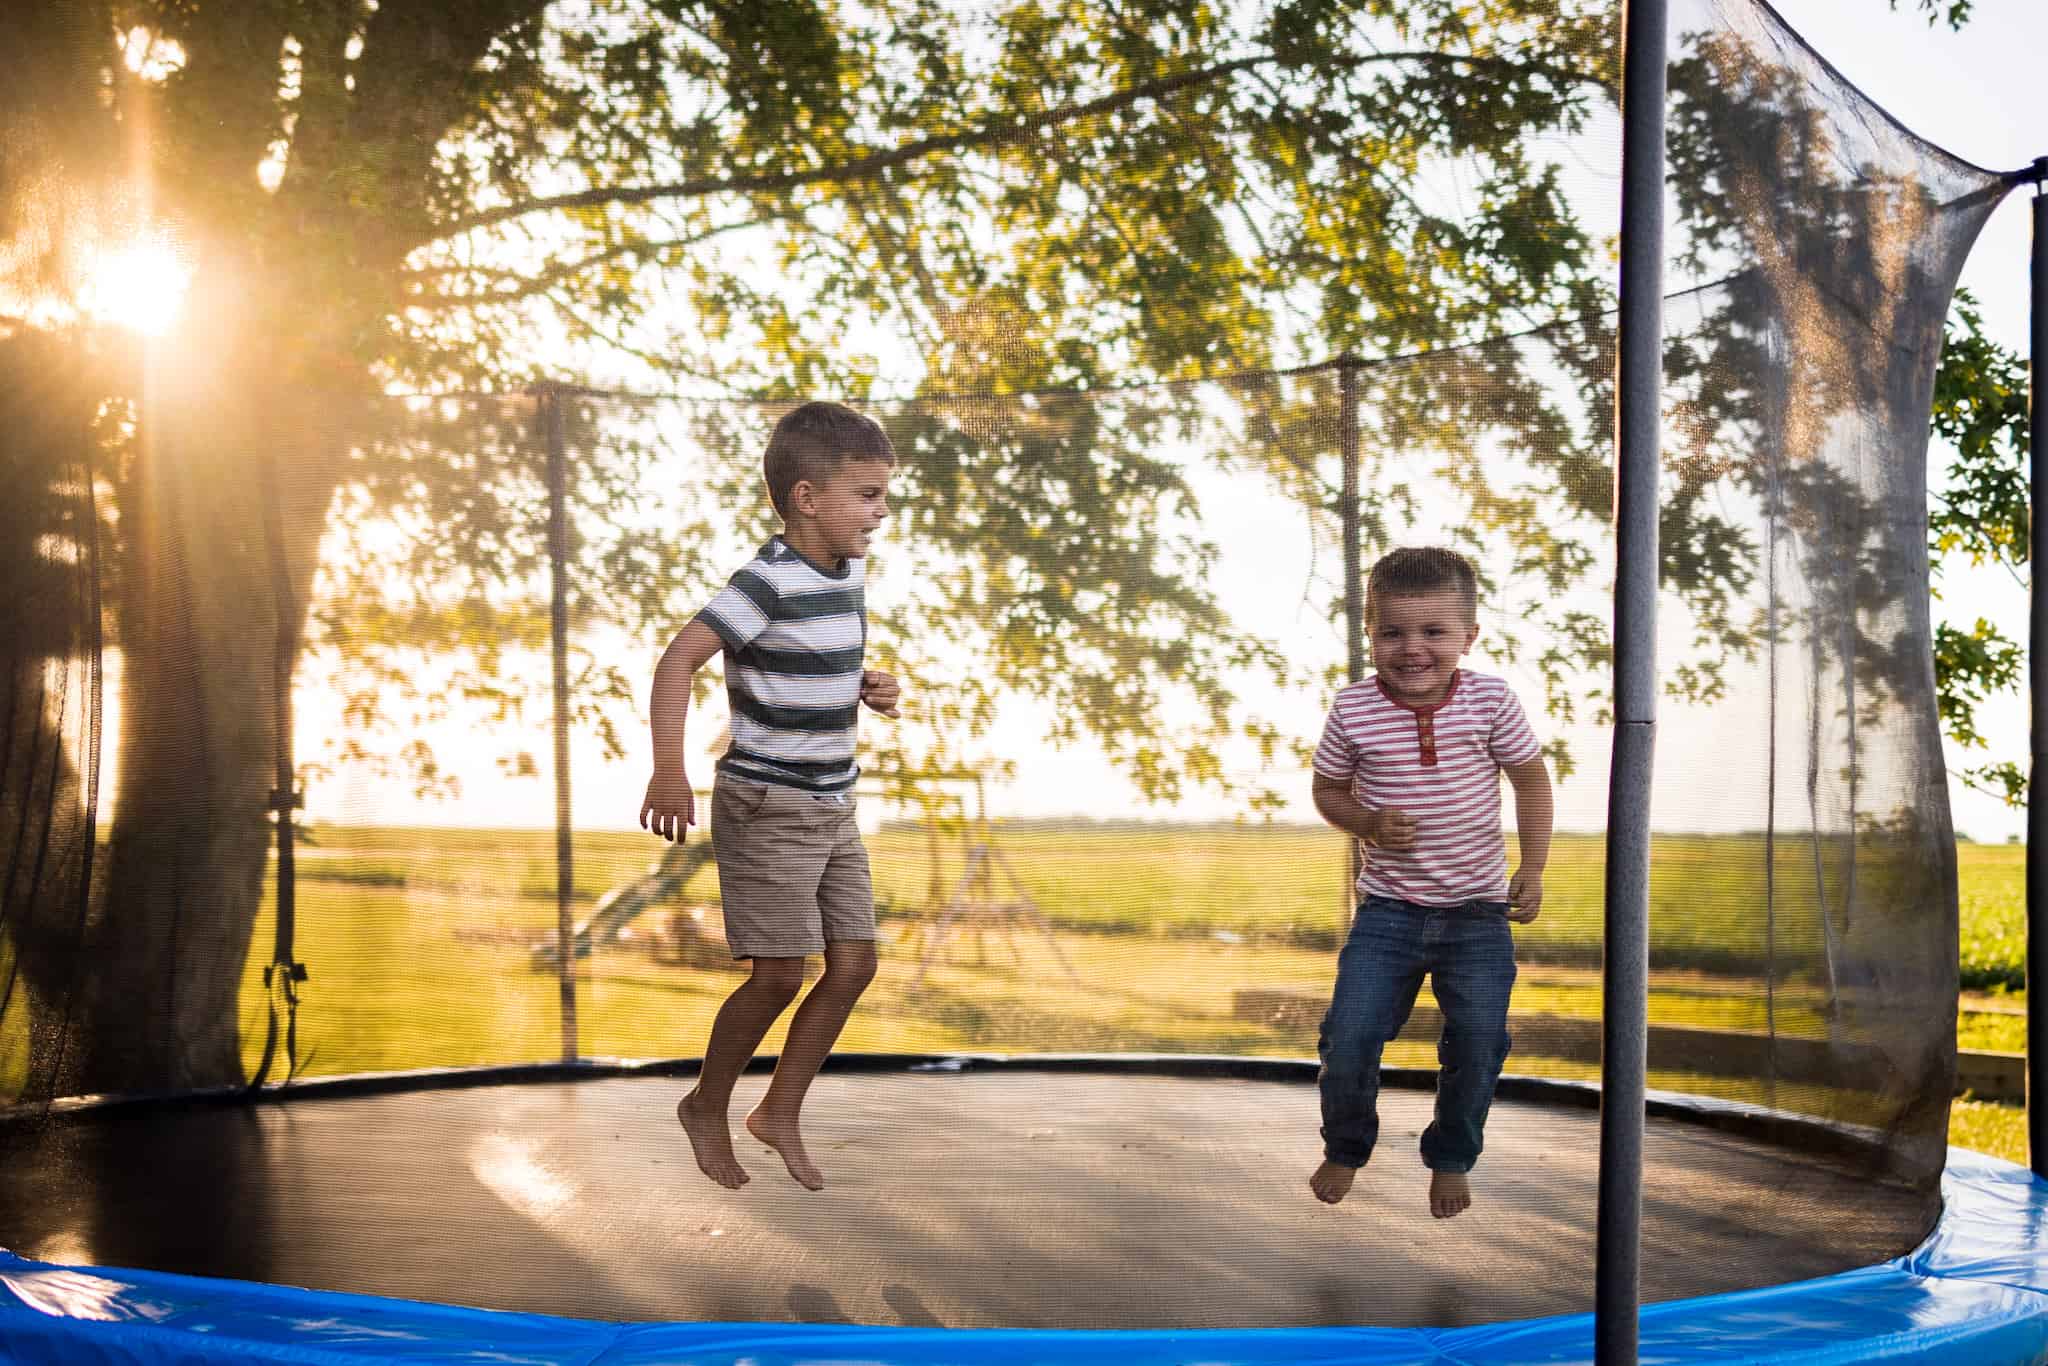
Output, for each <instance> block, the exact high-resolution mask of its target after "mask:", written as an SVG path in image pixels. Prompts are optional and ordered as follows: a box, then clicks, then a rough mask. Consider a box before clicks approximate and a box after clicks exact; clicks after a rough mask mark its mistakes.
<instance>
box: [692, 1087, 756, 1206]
mask: <svg viewBox="0 0 2048 1366" xmlns="http://www.w3.org/2000/svg"><path fill="white" fill-rule="evenodd" d="M676 1118H677V1119H678V1120H680V1121H681V1122H682V1126H683V1132H684V1133H685V1134H688V1135H689V1137H690V1151H691V1152H693V1153H695V1154H696V1155H697V1167H698V1169H699V1170H700V1171H702V1172H703V1173H704V1174H705V1175H706V1176H708V1177H710V1178H711V1179H712V1180H713V1181H716V1182H717V1183H718V1184H719V1185H721V1186H723V1187H725V1188H726V1189H727V1190H735V1191H736V1190H738V1189H739V1188H740V1187H741V1186H744V1185H746V1184H747V1169H746V1168H745V1167H742V1166H741V1165H740V1160H739V1158H738V1157H737V1156H736V1155H735V1154H734V1153H733V1150H732V1132H731V1130H729V1129H728V1128H727V1127H726V1123H725V1116H723V1115H709V1114H705V1113H704V1112H703V1111H701V1110H700V1109H699V1108H698V1106H697V1093H696V1092H695V1091H692V1092H690V1094H689V1095H687V1096H684V1097H683V1098H682V1099H681V1100H679V1101H677V1102H676Z"/></svg>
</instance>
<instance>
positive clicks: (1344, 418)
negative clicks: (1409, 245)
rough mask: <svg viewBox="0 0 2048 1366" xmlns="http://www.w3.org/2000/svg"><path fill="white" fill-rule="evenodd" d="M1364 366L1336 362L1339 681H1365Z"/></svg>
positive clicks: (1350, 902)
mask: <svg viewBox="0 0 2048 1366" xmlns="http://www.w3.org/2000/svg"><path fill="white" fill-rule="evenodd" d="M1363 364H1364V362H1363V361H1361V360H1360V359H1359V358H1358V357H1357V356H1355V355H1353V354H1352V353H1351V352H1349V351H1346V352H1345V353H1344V354H1343V355H1341V356H1339V357H1338V358H1337V453H1338V455H1339V457H1340V458H1341V459H1342V461H1343V465H1344V482H1343V492H1342V494H1341V495H1340V498H1341V504H1340V506H1339V507H1338V509H1337V513H1338V518H1337V519H1338V522H1339V524H1340V525H1341V526H1342V528H1343V536H1344V681H1345V682H1347V683H1356V682H1359V681H1360V680H1361V679H1363V678H1364V677H1365V579H1364V574H1365V547H1364V522H1365V519H1364V516H1363V514H1362V513H1361V511H1360V506H1359V497H1360V494H1359V453H1358V445H1359V438H1358V371H1359V369H1360V367H1361V366H1363ZM1364 859H1365V856H1364V854H1363V853H1362V852H1361V851H1360V849H1359V847H1358V841H1357V840H1355V839H1354V840H1346V841H1345V842H1344V868H1345V876H1344V921H1345V923H1346V924H1347V925H1348V924H1349V923H1350V920H1351V913H1352V909H1353V907H1354V905H1355V904H1356V902H1357V900H1358V879H1359V876H1360V875H1361V874H1362V873H1363V872H1364V871H1365V867H1364Z"/></svg>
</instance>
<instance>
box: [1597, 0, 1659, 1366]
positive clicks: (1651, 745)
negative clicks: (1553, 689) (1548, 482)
mask: <svg viewBox="0 0 2048 1366" xmlns="http://www.w3.org/2000/svg"><path fill="white" fill-rule="evenodd" d="M1667 24H1668V16H1667V12H1666V4H1665V0H1627V3H1626V4H1625V6H1624V8H1623V11H1622V77H1621V80H1622V85H1621V115H1622V161H1621V317H1620V324H1621V330H1620V336H1619V346H1618V366H1619V369H1618V373H1617V376H1616V383H1615V438H1616V446H1617V450H1616V458H1615V467H1614V522H1615V528H1614V530H1615V561H1616V563H1615V582H1614V712H1615V727H1614V755H1613V761H1612V771H1611V774H1610V777H1609V780H1608V789H1607V901H1606V941H1605V946H1604V955H1603V959H1602V992H1603V997H1602V1000H1603V1005H1602V1010H1601V1057H1600V1209H1599V1221H1598V1230H1597V1242H1596V1245H1595V1247H1596V1251H1595V1259H1594V1269H1595V1279H1594V1291H1593V1311H1594V1313H1593V1359H1594V1360H1595V1361H1596V1362H1598V1363H1599V1364H1600V1366H1634V1363H1635V1361H1636V1346H1637V1310H1638V1307H1639V1297H1640V1296H1639V1288H1640V1284H1641V1250H1642V1249H1641V1243H1642V1204H1643V1104H1644V1089H1645V1071H1646V1069H1647V1066H1648V1054H1649V1005H1648V1000H1649V985H1650V772H1651V763H1652V759H1653V757H1654V753H1655V745H1656V734H1657V730H1656V725H1657V721H1656V717H1657V655H1656V645H1657V469H1658V463H1659V460H1658V456H1659V450H1660V426H1661V417H1662V404H1663V387H1664V380H1663V343H1664V310H1663V296H1664V283H1663V282H1664V53H1665V31H1666V27H1667Z"/></svg>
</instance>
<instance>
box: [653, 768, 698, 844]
mask: <svg viewBox="0 0 2048 1366" xmlns="http://www.w3.org/2000/svg"><path fill="white" fill-rule="evenodd" d="M649 816H652V817H653V818H654V819H653V820H652V821H650V820H649V819H648V817H649ZM696 823H697V794H696V793H694V792H692V791H690V780H689V779H688V778H686V777H684V776H683V775H682V774H681V773H656V774H655V775H654V777H653V778H651V779H650V780H649V781H648V783H647V799H646V800H645V801H643V802H641V803H640V828H641V829H642V830H652V831H653V832H654V833H655V834H657V835H659V836H661V837H662V838H663V839H665V840H674V841H676V842H677V843H681V842H682V838H683V834H684V832H686V831H687V830H688V829H689V828H690V827H691V826H693V825H695V824H696Z"/></svg>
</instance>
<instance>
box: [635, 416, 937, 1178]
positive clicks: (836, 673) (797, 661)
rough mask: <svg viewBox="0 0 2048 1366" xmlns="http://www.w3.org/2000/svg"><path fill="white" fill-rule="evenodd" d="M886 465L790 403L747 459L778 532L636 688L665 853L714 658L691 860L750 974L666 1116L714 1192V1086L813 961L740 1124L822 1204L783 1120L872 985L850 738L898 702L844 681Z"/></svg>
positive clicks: (883, 445)
mask: <svg viewBox="0 0 2048 1366" xmlns="http://www.w3.org/2000/svg"><path fill="white" fill-rule="evenodd" d="M895 465H896V453H895V450H894V448H893V447H891V445H890V444H889V438H888V436H887V435H886V434H885V433H884V432H883V431H882V429H881V427H880V426H878V425H877V424H876V423H875V422H873V421H872V420H870V419H868V418H865V417H862V416H861V415H860V414H858V413H856V412H854V411H853V410H851V409H849V408H844V407H841V406H840V405H838V404H836V403H806V404H804V405H803V406H802V407H799V408H796V409H793V410H792V411H791V412H789V413H788V414H787V415H785V416H784V417H783V419H782V420H781V421H780V422H778V423H777V424H776V425H775V431H774V433H773V434H772V435H771V436H770V437H769V439H768V451H767V454H766V456H765V457H764V459H763V461H762V473H763V475H764V476H765V478H766V481H767V485H768V496H769V498H770V500H771V501H772V502H773V503H774V505H775V510H776V512H777V513H779V514H780V515H781V517H782V524H783V532H782V534H781V535H780V536H775V537H771V538H770V539H769V541H768V544H766V545H765V546H763V547H761V550H760V553H758V554H757V555H756V556H755V557H754V558H753V559H752V560H750V561H748V562H747V563H746V564H745V565H744V566H742V567H741V568H740V570H739V572H738V573H736V574H734V575H733V576H732V580H731V582H730V583H728V584H727V585H726V587H725V588H724V589H723V590H722V591H721V592H720V593H719V594H718V595H717V596H716V597H714V598H712V600H711V601H710V602H709V603H708V604H707V605H706V606H705V608H704V610H703V611H702V612H700V613H698V615H697V617H696V619H695V620H693V621H691V622H690V623H689V624H688V625H687V626H685V627H683V629H682V630H681V631H680V632H678V633H677V635H676V638H675V639H674V640H673V641H671V642H670V643H669V647H668V649H667V651H666V652H665V653H664V654H663V655H662V657H661V663H660V664H659V665H658V666H657V667H656V668H655V671H654V695H653V700H652V703H651V705H650V708H649V712H650V721H651V723H652V727H653V731H654V777H653V780H652V781H650V782H649V783H648V784H647V797H646V800H645V801H644V802H643V803H642V804H641V807H640V824H641V826H642V827H643V828H645V829H650V830H652V831H654V833H655V834H657V835H660V836H661V837H662V838H664V839H673V840H680V839H682V838H683V835H684V832H685V831H686V830H687V828H688V827H689V826H691V825H694V824H695V823H696V803H695V798H694V797H693V795H692V793H691V791H690V780H689V778H688V777H687V776H686V775H685V774H684V772H683V721H684V716H685V714H686V713H687V711H688V709H689V704H690V679H691V677H692V675H694V674H695V673H696V672H697V670H698V669H700V668H702V667H704V665H705V663H707V662H708V661H709V660H710V658H711V657H712V656H713V655H715V654H717V653H718V652H719V651H721V650H723V651H724V652H725V688H726V694H727V697H728V700H729V701H730V703H731V706H732V745H731V747H730V748H729V749H728V750H727V751H726V753H725V755H724V757H722V758H721V759H719V761H718V778H717V782H716V785H715V786H714V788H713V789H712V796H711V811H712V818H711V843H712V849H713V852H714V854H715V856H716V858H717V860H718V885H719V894H720V897H721V899H722V900H723V902H724V905H725V934H726V940H727V942H728V944H729V945H730V947H731V949H732V955H733V957H735V958H746V959H751V960H752V964H753V971H752V973H751V975H750V976H748V978H747V979H746V980H745V981H744V982H742V983H741V984H740V985H739V986H738V987H737V988H736V989H735V990H734V991H733V993H732V995H731V996H729V997H728V998H727V999H726V1002H725V1004H724V1005H723V1006H721V1007H720V1008H719V1011H718V1016H717V1018H716V1019H715V1020H714V1021H713V1022H712V1025H711V1038H710V1040H709V1042H708V1043H706V1045H705V1048H704V1064H703V1067H702V1069H701V1070H700V1071H699V1072H698V1074H697V1085H696V1087H695V1089H693V1090H692V1091H691V1092H690V1093H689V1094H688V1095H687V1096H684V1097H683V1099H682V1100H681V1101H680V1102H679V1103H678V1104H677V1106H676V1117H677V1118H678V1119H679V1120H681V1121H682V1126H683V1132H684V1133H685V1134H687V1135H688V1136H689V1139H690V1147H691V1149H692V1150H693V1151H694V1152H695V1154H696V1158H697V1165H698V1167H700V1168H701V1169H702V1170H703V1172H704V1174H705V1175H706V1176H708V1177H710V1178H711V1179H712V1180H713V1181H716V1182H717V1183H718V1184H719V1185H721V1186H725V1187H728V1188H731V1189H734V1190H737V1189H738V1188H739V1187H740V1186H742V1185H745V1184H746V1182H747V1172H746V1169H745V1168H743V1167H742V1166H740V1163H739V1159H738V1157H737V1156H735V1155H734V1153H733V1147H732V1130H731V1126H730V1122H729V1117H728V1114H727V1109H728V1107H729V1106H730V1104H731V1102H732V1089H733V1084H734V1083H735V1082H736V1081H738V1079H739V1075H740V1072H741V1070H742V1069H744V1068H745V1067H746V1065H747V1061H748V1059H750V1058H752V1057H753V1055H754V1050H755V1049H756V1048H758V1047H759V1046H760V1043H761V1040H762V1038H763V1037H764V1036H765V1035H766V1034H767V1032H768V1029H769V1027H770V1026H771V1025H773V1024H774V1023H775V1021H776V1019H777V1018H779V1017H780V1016H781V1014H782V1012H783V1011H784V1010H785V1009H787V1008H788V1007H789V1004H790V1002H791V1001H793V1000H795V999H796V995H797V992H798V991H800V990H801V989H802V987H803V980H804V959H805V958H806V957H807V956H808V955H810V954H814V953H822V954H824V955H825V974H824V976H822V977H821V978H819V979H818V982H817V984H816V985H815V986H813V987H812V988H811V991H810V994H809V995H807V996H805V997H804V1001H803V1004H802V1005H801V1006H799V1007H798V1008H797V1012H796V1016H795V1018H794V1019H792V1020H791V1021H790V1025H789V1035H788V1039H787V1041H786V1042H785V1043H784V1045H783V1049H782V1055H781V1057H780V1058H779V1059H778V1060H777V1062H776V1065H775V1077H774V1079H773V1080H772V1081H771V1082H770V1083H769V1085H768V1092H767V1094H766V1095H765V1096H763V1097H762V1099H761V1103H760V1104H759V1105H758V1106H756V1107H755V1109H754V1111H753V1113H751V1114H749V1115H748V1116H747V1118H746V1125H747V1131H748V1132H749V1133H751V1134H753V1136H754V1137H755V1138H757V1139H759V1140H760V1141H761V1142H763V1143H765V1144H767V1145H768V1146H769V1147H770V1148H773V1149H775V1151H776V1152H778V1153H780V1154H781V1155H782V1160H783V1163H784V1165H786V1166H787V1167H788V1168H789V1174H790V1175H791V1176H792V1177H794V1178H796V1180H797V1181H798V1182H799V1183H800V1184H802V1185H803V1186H805V1187H807V1188H808V1189H810V1190H821V1189H823V1188H824V1185H825V1177H824V1174H823V1173H821V1172H820V1171H819V1170H818V1168H817V1165H816V1164H815V1163H813V1162H812V1161H811V1159H810V1156H809V1154H807V1153H806V1152H805V1151H804V1144H803V1136H802V1133H801V1130H800V1127H799V1123H798V1119H799V1112H800V1111H801V1110H802V1108H803V1102H804V1094H805V1092H807V1091H808V1090H809V1089H810V1085H811V1082H812V1080H813V1079H815V1078H816V1076H817V1075H818V1069H819V1068H820V1067H821V1066H823V1065H824V1061H825V1056H826V1055H827V1054H828V1053H830V1052H831V1051H832V1045H833V1043H834V1042H835V1041H836V1040H837V1039H838V1038H839V1031H840V1030H841V1029H842V1028H844V1027H845V1025H846V1020H847V1016H849V1015H850V1014H852V1012H853V1006H854V1002H855V1001H857V1000H859V999H860V994H861V992H862V991H863V990H865V989H866V987H867V985H868V983H869V982H870V981H872V980H874V975H875V905H874V891H873V885H872V883H871V881H870V879H869V874H868V856H867V851H866V850H865V849H864V848H863V847H862V846H861V841H860V832H859V830H858V829H857V828H856V827H855V825H854V819H853V795H852V789H853V783H854V779H855V778H856V777H857V776H858V774H859V769H858V768H857V767H856V766H855V764H854V762H853V753H854V725H855V721H856V720H857V718H858V716H859V711H860V705H861V704H862V703H865V704H866V705H867V706H869V707H871V708H873V709H874V710H875V711H878V712H880V713H882V714H883V715H884V716H891V717H893V716H895V715H896V714H897V711H896V705H897V702H898V700H899V696H900V692H899V689H898V686H897V682H896V680H895V679H894V678H892V677H890V676H889V675H888V674H885V673H881V672H878V671H875V670H871V669H864V668H863V667H862V657H863V651H864V648H865V646H866V644H867V611H866V606H865V603H864V600H863V597H862V584H863V567H864V558H865V556H866V555H867V552H868V539H869V537H871V536H872V535H873V534H874V532H875V530H876V529H877V528H878V527H880V526H881V524H882V519H883V518H884V517H886V516H888V515H889V480H890V477H891V475H892V474H894V472H895Z"/></svg>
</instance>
